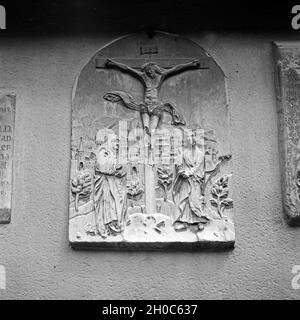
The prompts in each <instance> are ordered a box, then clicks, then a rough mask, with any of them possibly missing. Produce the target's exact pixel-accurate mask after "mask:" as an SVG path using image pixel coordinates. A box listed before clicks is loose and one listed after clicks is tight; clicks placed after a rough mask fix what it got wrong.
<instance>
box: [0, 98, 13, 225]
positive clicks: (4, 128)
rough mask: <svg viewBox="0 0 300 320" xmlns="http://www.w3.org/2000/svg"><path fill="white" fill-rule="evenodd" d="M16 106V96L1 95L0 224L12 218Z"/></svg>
mask: <svg viewBox="0 0 300 320" xmlns="http://www.w3.org/2000/svg"><path fill="white" fill-rule="evenodd" d="M15 105H16V97H15V95H14V94H1V93H0V223H9V222H10V218H11V195H12V168H13V141H14V124H15Z"/></svg>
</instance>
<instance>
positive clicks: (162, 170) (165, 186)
mask: <svg viewBox="0 0 300 320" xmlns="http://www.w3.org/2000/svg"><path fill="white" fill-rule="evenodd" d="M157 176H158V185H159V186H160V187H161V188H162V190H163V193H164V202H166V201H167V190H169V189H170V187H171V185H172V181H173V172H172V170H171V169H170V167H169V166H162V167H158V168H157Z"/></svg>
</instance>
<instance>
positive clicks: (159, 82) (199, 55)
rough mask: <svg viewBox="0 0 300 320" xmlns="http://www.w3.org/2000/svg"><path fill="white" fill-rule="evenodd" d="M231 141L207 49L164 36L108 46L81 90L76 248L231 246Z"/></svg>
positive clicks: (74, 169)
mask: <svg viewBox="0 0 300 320" xmlns="http://www.w3.org/2000/svg"><path fill="white" fill-rule="evenodd" d="M148 41H149V43H148V44H147V42H148ZM229 137H230V135H229V116H228V105H227V96H226V90H225V77H224V74H223V72H222V70H221V69H220V67H219V66H218V65H217V64H216V62H215V61H214V60H213V59H212V58H211V57H210V56H209V55H208V54H207V53H206V52H205V51H204V50H203V49H202V48H200V47H199V46H197V45H196V44H194V43H193V42H191V41H189V40H186V39H182V38H180V37H177V36H170V35H166V34H163V33H159V32H157V33H156V34H155V36H154V37H153V38H151V39H149V38H148V36H147V35H146V34H142V33H139V34H135V35H132V36H129V37H125V38H123V39H121V40H118V41H116V42H114V43H112V44H111V45H109V46H107V47H105V48H103V49H102V50H100V51H99V52H98V53H97V54H96V55H95V56H94V57H93V58H92V59H91V60H90V62H89V63H88V64H87V65H86V66H85V67H84V69H83V70H82V72H81V73H80V75H79V77H78V79H77V81H76V87H75V88H74V94H73V104H72V145H71V148H72V150H71V151H72V159H71V181H70V220H69V239H70V243H71V245H72V246H73V247H75V248H84V247H86V248H95V247H98V248H116V247H121V248H123V247H126V248H129V249H153V248H173V249H176V248H186V249H189V248H230V247H233V245H234V241H235V233H234V225H233V211H232V208H233V200H232V196H231V188H230V184H231V176H232V174H231V152H230V141H229Z"/></svg>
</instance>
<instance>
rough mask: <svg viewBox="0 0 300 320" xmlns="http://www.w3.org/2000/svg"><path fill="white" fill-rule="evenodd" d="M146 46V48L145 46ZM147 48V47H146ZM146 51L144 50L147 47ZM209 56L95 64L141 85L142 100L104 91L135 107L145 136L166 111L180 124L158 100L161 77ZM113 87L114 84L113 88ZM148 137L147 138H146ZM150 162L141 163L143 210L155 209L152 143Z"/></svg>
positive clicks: (202, 63) (199, 64)
mask: <svg viewBox="0 0 300 320" xmlns="http://www.w3.org/2000/svg"><path fill="white" fill-rule="evenodd" d="M149 50H150V49H149ZM150 51H151V50H150ZM147 52H148V51H147ZM209 62H210V59H209V58H205V59H200V60H195V59H192V58H188V59H186V58H175V59H163V58H157V57H155V58H153V57H151V54H150V53H149V58H148V59H145V58H138V59H121V58H116V59H111V58H109V59H107V58H106V59H105V58H97V59H96V68H97V69H101V68H114V69H117V70H119V71H120V72H124V73H128V74H131V75H132V76H134V77H135V78H137V79H138V80H139V81H140V82H141V83H142V84H143V85H144V88H145V92H144V101H143V102H136V101H135V99H134V97H132V96H131V95H130V93H127V92H122V91H112V92H108V93H107V94H105V95H104V99H106V100H108V101H114V102H116V101H121V102H122V103H123V105H124V106H125V107H126V108H129V109H133V110H136V111H139V112H140V114H141V119H142V123H143V128H144V130H145V132H146V134H147V135H148V136H150V135H151V134H152V133H154V132H155V130H156V128H157V126H158V124H159V121H160V119H161V115H162V113H163V112H168V113H169V114H170V115H171V116H172V124H173V125H177V124H181V125H184V124H185V121H184V119H183V117H182V116H181V115H180V114H179V113H178V112H177V110H176V108H175V107H174V106H173V105H172V104H171V103H164V104H163V103H161V102H160V101H159V90H160V88H161V85H162V83H163V82H164V80H165V79H166V78H168V77H170V76H173V75H175V74H179V73H181V72H184V71H186V70H193V69H208V68H209ZM116 89H117V88H116ZM150 141H151V139H150V140H149V142H150ZM148 159H150V163H145V170H144V172H145V201H146V210H147V213H151V214H152V213H155V211H156V210H155V167H154V166H153V164H152V146H151V142H150V145H149V157H148Z"/></svg>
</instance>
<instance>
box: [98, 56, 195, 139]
mask: <svg viewBox="0 0 300 320" xmlns="http://www.w3.org/2000/svg"><path fill="white" fill-rule="evenodd" d="M106 66H107V67H112V68H116V69H119V70H121V71H123V72H126V73H129V74H131V75H133V76H134V77H135V78H137V79H138V80H139V81H141V82H142V84H143V86H144V88H145V93H144V102H142V103H136V102H135V100H134V98H133V97H132V96H131V95H129V94H128V93H126V92H123V91H113V92H109V93H106V94H105V95H104V99H106V100H108V101H113V102H117V101H122V102H123V104H124V105H125V106H126V107H127V108H129V109H132V110H136V111H139V112H140V113H141V118H142V122H143V128H144V130H145V131H146V133H147V134H149V135H150V134H151V132H152V130H155V129H156V128H157V126H158V123H159V120H160V119H161V116H162V114H163V112H167V113H169V114H170V115H171V117H172V124H174V125H177V124H183V125H184V124H185V121H184V119H183V117H182V116H181V115H180V114H179V113H178V112H177V110H176V108H175V107H174V106H173V105H172V104H171V103H160V102H159V100H158V94H159V90H160V88H161V86H162V83H163V82H164V80H165V79H167V78H168V77H170V76H172V75H174V74H178V73H181V72H183V71H186V70H189V69H197V68H199V66H200V62H199V60H194V61H191V62H188V63H183V64H179V65H177V66H174V67H173V68H171V69H164V68H161V67H159V66H158V65H157V64H156V63H154V62H148V63H145V64H144V65H143V66H142V67H141V71H138V70H135V69H133V68H132V67H130V66H128V65H126V64H123V63H120V62H116V61H113V60H111V59H107V61H106Z"/></svg>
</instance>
